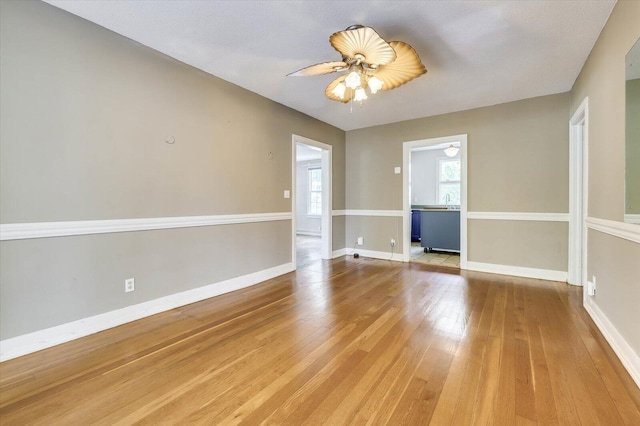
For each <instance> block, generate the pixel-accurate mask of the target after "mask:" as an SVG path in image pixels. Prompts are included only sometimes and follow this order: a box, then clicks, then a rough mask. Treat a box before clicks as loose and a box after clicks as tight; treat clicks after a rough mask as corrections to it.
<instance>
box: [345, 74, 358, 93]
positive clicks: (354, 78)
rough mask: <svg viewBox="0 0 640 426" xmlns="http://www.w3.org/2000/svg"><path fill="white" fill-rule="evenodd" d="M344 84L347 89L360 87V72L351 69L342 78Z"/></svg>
mask: <svg viewBox="0 0 640 426" xmlns="http://www.w3.org/2000/svg"><path fill="white" fill-rule="evenodd" d="M344 82H345V84H346V85H347V87H348V88H349V89H357V88H358V87H360V85H361V83H360V74H358V73H357V72H356V71H351V72H350V73H349V75H348V76H347V78H345V79H344Z"/></svg>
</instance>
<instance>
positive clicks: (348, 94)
mask: <svg viewBox="0 0 640 426" xmlns="http://www.w3.org/2000/svg"><path fill="white" fill-rule="evenodd" d="M346 77H347V76H345V75H341V76H340V77H338V78H336V79H335V80H333V81H332V82H331V83H329V85H328V86H327V88H326V89H325V90H324V94H325V96H326V97H327V98H329V99H331V100H332V101H337V102H342V103H343V104H346V103H347V102H349V101H350V100H351V97H352V95H353V91H352V90H351V89H349V88H348V87H346V88H345V89H346V90H345V92H344V99H343V98H339V97H337V96H336V95H334V94H333V89H334V88H335V87H336V86H337V85H338V84H340V83H344V79H345V78H346Z"/></svg>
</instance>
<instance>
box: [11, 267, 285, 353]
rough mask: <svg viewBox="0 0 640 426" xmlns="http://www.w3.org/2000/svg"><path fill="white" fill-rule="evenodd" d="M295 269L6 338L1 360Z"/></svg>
mask: <svg viewBox="0 0 640 426" xmlns="http://www.w3.org/2000/svg"><path fill="white" fill-rule="evenodd" d="M294 269H295V268H294V265H293V263H285V264H282V265H278V266H274V267H273V268H269V269H264V270H262V271H258V272H254V273H251V274H247V275H243V276H240V277H236V278H231V279H228V280H224V281H220V282H217V283H215V284H209V285H206V286H203V287H198V288H194V289H192V290H187V291H183V292H181V293H176V294H172V295H169V296H165V297H161V298H159V299H155V300H150V301H148V302H143V303H139V304H137V305H132V306H127V307H126V308H122V309H116V310H114V311H110V312H106V313H103V314H99V315H94V316H92V317H88V318H83V319H80V320H77V321H73V322H69V323H66V324H61V325H58V326H55V327H50V328H47V329H44V330H39V331H35V332H33V333H29V334H24V335H22V336H17V337H12V338H10V339H5V340H2V341H0V362H4V361H8V360H10V359H13V358H17V357H19V356H22V355H26V354H29V353H32V352H37V351H40V350H42V349H46V348H50V347H52V346H56V345H59V344H61V343H65V342H69V341H71V340H75V339H79V338H80V337H84V336H88V335H90V334H94V333H97V332H100V331H103V330H107V329H109V328H113V327H117V326H119V325H122V324H126V323H128V322H131V321H136V320H139V319H141V318H145V317H148V316H151V315H155V314H157V313H160V312H165V311H168V310H171V309H174V308H177V307H179V306H184V305H188V304H190V303H195V302H199V301H201V300H205V299H208V298H211V297H215V296H219V295H221V294H225V293H229V292H231V291H235V290H239V289H241V288H245V287H249V286H252V285H255V284H258V283H260V282H263V281H266V280H269V279H271V278H275V277H277V276H280V275H283V274H286V273H288V272H291V271H293V270H294Z"/></svg>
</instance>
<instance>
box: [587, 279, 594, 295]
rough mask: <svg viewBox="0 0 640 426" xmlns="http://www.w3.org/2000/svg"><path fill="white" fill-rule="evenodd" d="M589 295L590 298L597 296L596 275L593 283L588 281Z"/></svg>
mask: <svg viewBox="0 0 640 426" xmlns="http://www.w3.org/2000/svg"><path fill="white" fill-rule="evenodd" d="M587 294H588V295H589V296H595V295H596V276H595V275H594V276H593V277H592V279H591V281H587Z"/></svg>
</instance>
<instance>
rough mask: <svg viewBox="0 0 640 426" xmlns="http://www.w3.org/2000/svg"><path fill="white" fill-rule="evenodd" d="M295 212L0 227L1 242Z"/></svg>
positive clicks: (261, 218) (268, 218)
mask: <svg viewBox="0 0 640 426" xmlns="http://www.w3.org/2000/svg"><path fill="white" fill-rule="evenodd" d="M292 217H293V216H292V214H291V212H284V213H250V214H228V215H215V216H183V217H150V218H142V219H109V220H77V221H67V222H35V223H5V224H0V241H7V240H24V239H28V238H47V237H66V236H71V235H89V234H108V233H112V232H131V231H149V230H154V229H173V228H192V227H196V226H214V225H233V224H238V223H256V222H272V221H278V220H291V219H292Z"/></svg>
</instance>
